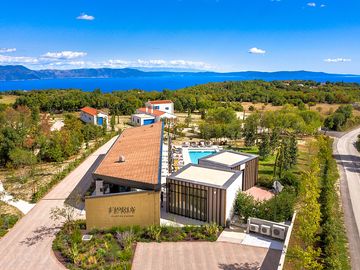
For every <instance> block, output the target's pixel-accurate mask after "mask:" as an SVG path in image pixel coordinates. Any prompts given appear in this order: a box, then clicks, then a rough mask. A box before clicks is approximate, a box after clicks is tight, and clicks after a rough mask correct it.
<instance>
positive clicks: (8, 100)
mask: <svg viewBox="0 0 360 270" xmlns="http://www.w3.org/2000/svg"><path fill="white" fill-rule="evenodd" d="M16 98H17V96H13V95H1V96H0V104H6V105H10V104H13V103H15V101H16Z"/></svg>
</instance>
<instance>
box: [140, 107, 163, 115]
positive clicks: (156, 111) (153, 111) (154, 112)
mask: <svg viewBox="0 0 360 270" xmlns="http://www.w3.org/2000/svg"><path fill="white" fill-rule="evenodd" d="M138 111H139V112H142V113H146V114H151V115H153V116H162V115H163V114H164V113H165V112H162V111H159V110H151V109H150V108H148V109H147V112H146V108H139V109H138Z"/></svg>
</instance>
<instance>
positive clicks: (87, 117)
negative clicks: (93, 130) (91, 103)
mask: <svg viewBox="0 0 360 270" xmlns="http://www.w3.org/2000/svg"><path fill="white" fill-rule="evenodd" d="M80 119H81V121H83V122H85V123H89V124H93V125H98V126H102V125H104V124H105V125H108V123H109V121H108V115H107V114H105V113H104V112H101V111H98V110H97V109H94V108H91V107H84V108H82V109H81V110H80Z"/></svg>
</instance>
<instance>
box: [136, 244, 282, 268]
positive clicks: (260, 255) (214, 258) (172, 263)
mask: <svg viewBox="0 0 360 270" xmlns="http://www.w3.org/2000/svg"><path fill="white" fill-rule="evenodd" d="M280 256H281V251H280V250H276V249H269V248H262V247H254V246H248V245H242V244H236V243H229V242H177V243H174V242H164V243H138V244H137V247H136V251H135V256H134V260H133V266H132V269H133V270H140V269H141V270H142V269H148V270H151V269H156V270H161V269H163V270H165V269H166V270H168V269H176V270H178V269H179V270H182V269H183V270H190V269H194V270H195V269H208V270H211V269H224V270H240V269H241V270H255V269H262V270H272V269H277V266H278V263H279V260H280Z"/></svg>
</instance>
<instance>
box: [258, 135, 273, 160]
mask: <svg viewBox="0 0 360 270" xmlns="http://www.w3.org/2000/svg"><path fill="white" fill-rule="evenodd" d="M270 154H271V147H270V139H269V134H267V133H264V134H263V135H262V136H261V142H260V144H259V156H260V157H261V158H262V159H266V158H268V157H269V156H270Z"/></svg>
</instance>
